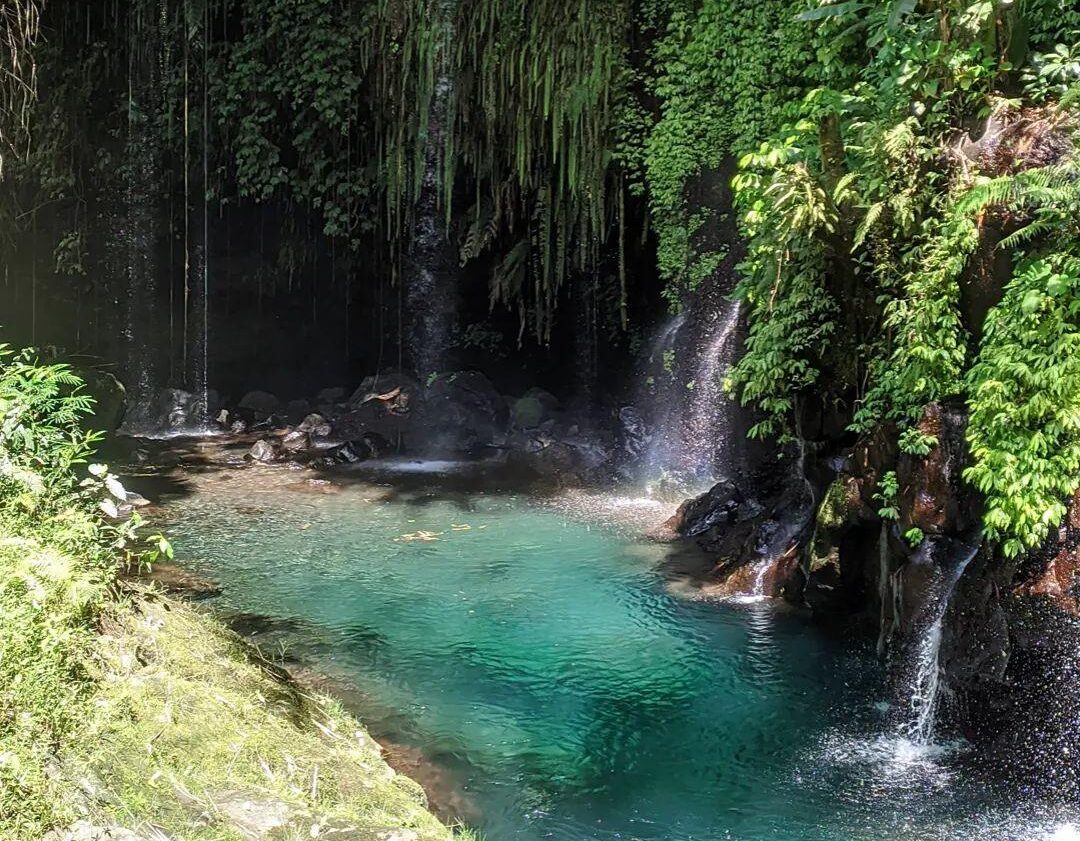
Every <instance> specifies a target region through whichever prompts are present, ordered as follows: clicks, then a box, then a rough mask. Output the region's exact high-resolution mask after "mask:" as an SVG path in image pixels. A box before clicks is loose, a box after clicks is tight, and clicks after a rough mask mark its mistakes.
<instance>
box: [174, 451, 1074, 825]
mask: <svg viewBox="0 0 1080 841" xmlns="http://www.w3.org/2000/svg"><path fill="white" fill-rule="evenodd" d="M305 477H306V474H303V473H296V472H290V471H283V470H273V469H266V468H259V467H252V468H248V469H241V470H231V471H229V472H227V473H223V474H215V473H214V472H213V471H206V472H203V473H202V474H200V475H199V476H198V477H196V478H195V479H194V482H195V485H194V488H193V490H194V493H191V494H189V495H186V496H182V497H179V498H177V499H175V500H173V501H172V502H170V504H169V506H168V509H167V510H168V513H169V516H170V518H171V520H172V524H171V525H170V529H171V532H172V534H173V535H174V538H175V543H176V547H177V555H178V558H179V559H180V560H182V561H183V562H184V563H186V564H189V565H191V566H192V567H194V568H195V569H196V570H197V571H199V572H204V573H207V574H209V575H211V576H212V577H214V578H215V579H217V580H218V581H219V582H220V583H221V585H222V587H223V595H222V596H221V597H220V598H219V599H217V600H216V602H217V604H218V606H219V607H220V608H221V609H222V610H225V611H229V612H235V613H247V614H263V615H267V616H269V617H271V618H272V620H274V621H271V622H269V623H268V625H267V627H265V628H264V629H263V630H262V632H261V633H260V642H262V643H265V644H267V645H275V646H276V645H281V646H284V648H285V649H286V650H287V651H288V652H289V655H290V656H292V657H294V658H296V659H298V660H300V661H303V662H305V663H307V664H309V665H311V666H312V667H313V668H315V669H317V670H318V671H321V672H323V673H324V674H326V675H328V676H329V677H330V678H331V679H332V680H333V681H334V682H335V684H336V685H337V686H343V687H347V689H346V700H347V701H348V702H349V703H350V704H351V705H352V706H353V707H354V708H355V709H356V710H357V712H358V713H359V714H360V715H361V717H362V718H363V719H364V720H365V721H366V723H367V724H368V725H369V727H370V728H371V729H372V730H373V732H374V733H375V734H376V735H377V736H380V737H382V738H384V739H387V740H389V741H391V742H393V743H394V744H395V745H396V746H397V747H396V748H395V750H396V751H398V752H404V753H406V754H408V753H409V752H412V755H416V754H417V753H419V752H422V755H423V756H425V757H426V758H427V759H428V760H430V761H432V762H434V763H435V765H436V766H437V768H438V770H439V775H440V780H441V782H440V785H445V786H449V787H452V788H453V789H454V791H455V792H456V797H455V799H454V806H453V807H448V808H453V809H454V810H455V811H456V812H466V813H467V814H465V815H464V817H466V818H467V819H468V820H470V821H472V822H474V823H477V824H478V825H479V827H480V828H481V829H482V830H483V831H484V833H485V835H486V837H487V838H489V839H492V841H504V839H522V841H531V840H532V839H541V838H552V839H560V840H561V841H583V839H616V838H617V839H642V841H646V840H647V841H660V840H661V839H663V840H664V841H668V840H669V839H670V841H675V840H676V839H678V841H687V839H702V841H715V840H716V839H739V840H740V841H756V839H783V841H857V839H874V841H878V839H894V838H895V839H927V841H929V840H930V839H934V841H938V839H953V838H955V839H961V838H964V839H966V838H974V837H977V838H987V839H1013V838H1054V839H1061V838H1072V837H1075V828H1070V825H1069V824H1068V823H1067V821H1066V818H1064V817H1062V816H1060V815H1057V814H1054V813H1050V812H1040V811H1039V810H1038V809H1036V808H1034V807H1032V808H1030V809H1029V808H1026V807H1019V806H1017V805H1016V804H1011V803H1005V802H1000V801H998V800H996V799H995V798H994V797H993V796H991V795H990V794H989V793H987V792H984V791H983V790H982V789H981V788H980V787H979V786H977V785H975V784H974V783H971V782H969V781H968V778H967V775H966V774H965V773H964V772H963V771H962V770H961V766H960V765H959V764H958V762H959V758H958V757H955V756H953V755H952V754H951V753H950V752H949V751H948V750H944V749H942V750H940V751H933V750H931V749H929V748H922V749H921V750H922V753H919V752H918V751H917V750H916V749H915V748H914V747H913V746H911V747H910V750H908V749H905V747H904V746H903V745H900V744H898V743H895V742H894V743H890V742H888V741H886V740H883V739H882V737H881V734H882V733H884V732H887V731H886V726H885V717H886V716H885V714H884V713H883V711H882V710H881V708H880V706H875V702H876V701H878V700H879V699H880V698H881V697H882V693H883V690H882V685H881V680H880V677H881V676H880V674H879V667H878V665H877V662H876V660H875V659H874V657H873V656H872V652H871V651H870V648H869V646H868V647H867V648H866V649H865V650H864V649H862V648H853V647H852V646H850V645H847V644H841V643H839V642H837V641H832V640H828V639H826V638H823V637H822V636H821V635H819V634H818V633H816V632H815V631H814V630H813V629H811V628H810V627H809V626H808V625H807V624H806V622H805V620H804V619H803V618H801V617H800V616H799V615H798V614H795V613H790V612H783V611H777V610H775V609H773V608H772V607H771V606H770V605H768V604H766V603H754V604H732V603H716V602H709V601H704V600H692V599H685V598H680V597H679V596H678V595H677V592H676V591H674V590H673V589H672V588H670V587H669V586H667V585H668V582H667V581H666V580H665V578H666V574H667V571H668V570H669V569H670V568H672V566H673V564H672V560H671V558H670V556H669V551H670V550H668V549H667V548H665V547H662V546H656V545H652V544H648V543H645V542H640V541H637V540H634V539H633V538H631V537H629V536H628V535H629V534H631V532H632V531H633V529H632V528H631V527H630V525H629V524H628V523H623V525H621V526H620V527H618V528H607V527H604V526H602V525H601V524H600V520H602V519H606V518H607V516H608V513H609V512H610V511H612V510H614V511H619V510H622V511H624V512H627V511H629V512H631V513H632V514H633V517H631V518H630V519H631V520H633V519H634V518H635V517H638V516H639V514H640V510H641V509H643V508H647V506H645V505H644V503H641V502H640V501H639V503H637V504H635V503H632V502H625V501H624V502H623V503H620V502H618V501H611V500H609V501H608V502H601V501H600V500H599V499H595V498H594V499H593V500H592V501H591V502H590V503H589V505H587V506H583V507H584V509H585V511H586V514H588V512H590V511H591V512H592V517H591V518H590V517H589V516H582V515H579V514H576V513H575V506H574V503H573V500H570V501H567V500H562V501H559V500H551V499H548V500H533V499H531V498H530V497H528V496H527V495H523V494H511V493H497V492H494V491H491V490H488V491H483V490H478V489H476V488H475V487H474V488H472V489H468V488H464V487H458V488H452V489H451V488H447V487H445V486H443V487H433V486H431V485H430V484H427V485H424V484H422V483H415V482H414V483H413V484H411V485H410V486H409V487H402V486H401V485H400V484H394V483H393V480H392V479H384V481H385V482H386V484H382V485H376V484H371V483H367V482H354V483H352V484H348V485H345V486H343V487H341V488H340V489H339V488H337V487H336V486H335V488H334V490H335V491H336V492H333V493H331V492H327V488H326V486H320V485H314V484H312V483H311V482H310V481H309V480H308V479H307V478H305ZM635 512H636V513H635ZM440 799H441V798H440ZM444 802H445V801H444ZM1063 833H1065V834H1063ZM1068 833H1072V835H1070V834H1068Z"/></svg>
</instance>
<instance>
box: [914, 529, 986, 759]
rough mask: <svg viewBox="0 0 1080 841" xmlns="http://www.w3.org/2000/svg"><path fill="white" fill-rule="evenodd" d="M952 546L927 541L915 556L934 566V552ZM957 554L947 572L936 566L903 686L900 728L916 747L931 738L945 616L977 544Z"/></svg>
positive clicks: (939, 685)
mask: <svg viewBox="0 0 1080 841" xmlns="http://www.w3.org/2000/svg"><path fill="white" fill-rule="evenodd" d="M953 543H954V541H947V542H943V541H938V540H935V539H933V538H928V539H927V540H925V541H924V544H923V548H922V549H920V553H919V554H920V555H921V556H923V560H924V561H927V562H930V563H934V562H935V558H934V555H935V549H936V548H937V547H938V546H941V545H945V546H949V547H951V545H952V544H953ZM958 551H959V552H960V553H961V554H960V555H959V558H958V559H957V560H955V562H954V563H953V564H952V568H951V569H948V570H944V569H943V567H942V566H941V565H936V566H937V568H938V569H939V570H942V578H941V580H940V581H939V582H938V587H937V593H936V594H935V598H934V600H933V602H932V604H928V606H927V608H926V611H925V613H926V616H927V618H928V621H927V623H926V625H925V627H924V628H923V629H922V632H921V636H920V637H919V640H918V644H917V645H916V646H915V649H914V658H915V659H914V664H913V666H914V668H913V669H912V670H911V679H910V683H909V684H908V685H907V686H906V687H904V690H905V691H906V692H907V694H908V698H909V701H908V716H907V719H906V720H905V721H903V722H902V724H901V729H902V730H903V732H904V733H905V735H906V736H908V737H909V738H910V739H911V740H912V741H913V742H915V743H916V744H919V745H928V744H929V743H930V742H931V740H932V739H933V737H934V730H935V727H936V723H937V711H938V707H939V706H940V700H941V694H942V688H943V687H942V682H941V640H942V635H943V629H944V624H945V616H946V614H947V613H948V610H949V604H950V602H951V600H952V595H953V592H954V591H955V590H956V585H957V583H958V582H959V581H960V578H961V576H962V575H963V574H964V570H965V569H967V566H968V564H969V563H971V560H972V559H973V558H974V557H975V555H976V553H978V551H979V543H978V542H976V543H974V545H969V544H960V546H959V549H958ZM949 555H950V559H951V558H952V557H953V556H954V553H952V552H950V553H949Z"/></svg>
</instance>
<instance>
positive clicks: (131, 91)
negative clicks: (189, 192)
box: [109, 13, 165, 432]
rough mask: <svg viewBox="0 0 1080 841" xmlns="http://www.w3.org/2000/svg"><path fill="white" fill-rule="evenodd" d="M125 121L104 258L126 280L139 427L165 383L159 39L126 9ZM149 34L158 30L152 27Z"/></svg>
mask: <svg viewBox="0 0 1080 841" xmlns="http://www.w3.org/2000/svg"><path fill="white" fill-rule="evenodd" d="M127 26H128V29H129V34H128V44H129V46H128V51H129V55H128V108H127V110H128V119H127V138H126V143H125V150H124V161H123V164H122V167H121V176H122V178H123V185H124V188H123V193H122V197H121V199H120V202H119V204H118V206H117V207H116V208H115V210H114V211H113V212H112V213H110V214H109V226H110V228H111V231H112V234H113V236H112V245H111V247H110V254H109V262H110V264H111V267H112V269H113V271H114V272H115V273H116V275H117V276H118V277H123V278H124V280H125V282H126V290H125V292H126V295H125V300H126V304H127V314H126V319H125V327H124V337H123V338H124V345H125V353H124V356H125V377H124V379H125V380H126V383H127V390H128V398H129V402H130V405H131V408H130V409H129V411H128V414H127V418H126V428H127V429H128V431H132V432H142V431H145V430H146V429H148V428H149V426H150V425H151V424H152V416H153V411H154V410H153V407H154V406H155V405H156V404H157V401H158V390H159V389H160V386H161V382H162V371H161V369H162V367H163V366H162V359H161V357H162V353H161V342H160V336H161V333H162V331H161V318H160V313H159V308H158V300H159V298H160V290H159V285H160V281H161V277H162V272H161V265H160V263H159V259H158V257H159V251H158V244H159V241H160V239H161V231H160V230H159V226H160V221H161V216H160V212H159V211H160V208H159V206H158V202H157V196H158V195H160V193H161V185H162V184H163V183H164V182H165V175H164V172H163V170H162V166H161V163H162V156H161V149H160V146H159V144H158V143H157V142H156V137H155V136H154V134H153V132H152V131H147V130H146V128H147V126H146V123H147V114H148V113H150V109H149V108H148V107H147V105H148V103H156V102H157V101H159V100H160V97H161V91H162V80H161V75H160V73H159V72H158V63H157V60H156V59H157V54H158V52H159V48H160V45H159V44H158V43H156V39H155V38H152V37H148V36H149V35H150V33H147V32H146V31H145V25H144V23H143V22H142V20H141V19H140V18H138V16H136V15H134V14H133V13H129V15H128V21H127ZM153 34H154V35H157V34H159V30H157V29H156V28H155V30H154V33H153Z"/></svg>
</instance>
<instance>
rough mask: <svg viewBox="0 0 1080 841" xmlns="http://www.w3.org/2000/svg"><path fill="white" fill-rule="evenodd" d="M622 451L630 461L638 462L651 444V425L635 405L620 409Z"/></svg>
mask: <svg viewBox="0 0 1080 841" xmlns="http://www.w3.org/2000/svg"><path fill="white" fill-rule="evenodd" d="M619 430H620V433H621V435H620V440H621V444H622V451H623V453H624V454H625V456H626V457H627V461H628V462H629V463H632V464H633V463H636V462H637V461H638V460H639V459H640V458H641V456H642V455H644V453H645V451H646V449H647V448H648V446H649V426H648V424H647V423H646V422H645V418H644V417H642V415H641V412H639V411H638V410H637V408H636V407H634V406H623V407H622V408H621V409H619Z"/></svg>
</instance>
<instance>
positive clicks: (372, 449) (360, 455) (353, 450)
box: [316, 432, 393, 467]
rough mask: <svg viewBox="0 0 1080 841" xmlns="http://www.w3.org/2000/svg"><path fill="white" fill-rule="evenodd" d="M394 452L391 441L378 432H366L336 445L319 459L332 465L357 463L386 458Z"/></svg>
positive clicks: (320, 463)
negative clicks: (338, 445)
mask: <svg viewBox="0 0 1080 841" xmlns="http://www.w3.org/2000/svg"><path fill="white" fill-rule="evenodd" d="M391 452H393V447H392V446H391V444H390V442H389V441H387V440H386V439H385V438H383V437H382V436H381V435H379V434H378V433H377V432H366V433H364V434H363V435H362V436H360V437H359V438H357V439H355V440H352V441H346V442H345V443H344V444H342V445H341V446H340V447H334V448H333V449H332V450H330V451H329V452H328V453H327V454H326V455H325V456H323V457H322V458H321V459H319V460H318V462H317V463H316V464H317V466H318V465H322V466H326V467H330V466H333V465H335V464H357V463H358V462H361V461H368V460H370V459H376V458H384V457H385V456H387V455H389V454H390V453H391Z"/></svg>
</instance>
